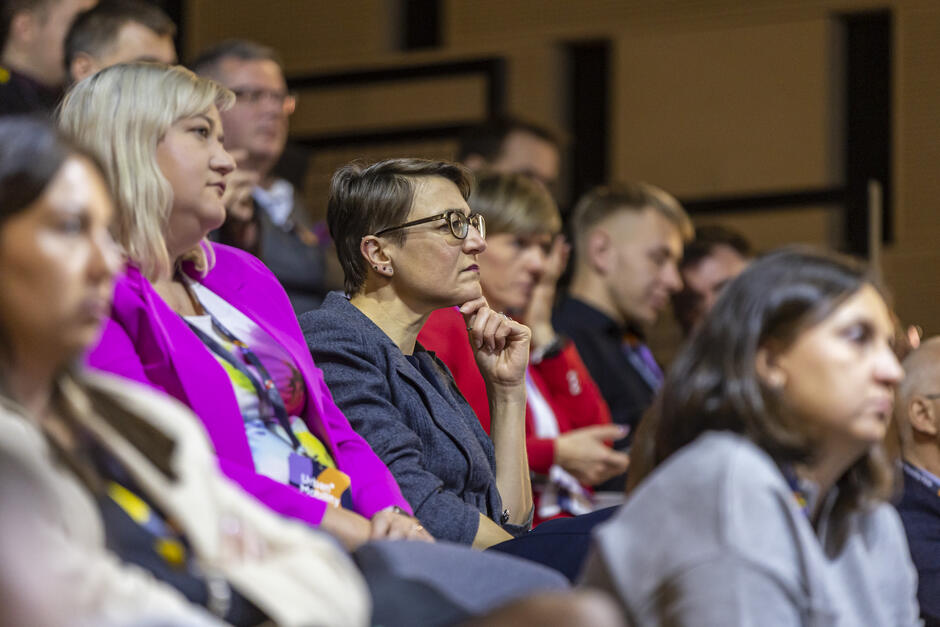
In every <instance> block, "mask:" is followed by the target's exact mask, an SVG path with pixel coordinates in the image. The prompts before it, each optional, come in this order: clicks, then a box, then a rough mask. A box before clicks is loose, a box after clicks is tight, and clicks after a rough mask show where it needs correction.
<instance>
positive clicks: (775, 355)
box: [584, 249, 918, 625]
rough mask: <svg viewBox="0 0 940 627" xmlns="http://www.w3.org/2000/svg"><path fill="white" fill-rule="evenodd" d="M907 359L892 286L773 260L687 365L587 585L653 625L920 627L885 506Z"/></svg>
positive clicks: (637, 620) (649, 429)
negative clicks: (890, 440)
mask: <svg viewBox="0 0 940 627" xmlns="http://www.w3.org/2000/svg"><path fill="white" fill-rule="evenodd" d="M893 343H894V325H893V322H892V317H891V313H890V311H889V309H888V307H887V305H886V304H885V301H884V298H883V296H882V293H881V292H880V289H879V287H878V286H877V285H876V284H875V283H874V281H873V280H872V279H871V278H870V277H869V276H868V275H866V274H865V272H864V270H863V269H862V268H860V267H859V266H858V265H856V264H855V263H854V262H852V261H851V260H848V259H845V258H841V257H834V256H829V255H824V254H822V253H818V252H813V251H811V250H807V249H786V250H782V251H779V252H776V253H772V254H770V255H768V256H766V257H764V258H763V259H761V260H759V261H757V262H755V263H754V264H753V265H752V266H751V267H750V268H749V269H748V270H746V271H745V272H744V273H743V274H742V275H741V276H740V277H739V278H738V279H737V280H735V281H734V282H733V283H731V284H730V285H729V286H728V287H726V288H725V292H724V294H722V296H721V298H720V299H719V301H718V303H717V304H716V306H715V308H714V309H713V310H712V312H711V313H710V314H709V316H708V317H707V318H706V319H705V321H704V322H703V324H702V326H701V328H700V329H699V330H698V332H697V333H696V334H695V335H694V336H693V337H692V339H691V340H690V342H689V344H688V345H687V346H686V347H685V349H684V350H683V351H682V352H681V354H680V355H679V357H678V358H677V359H676V361H675V362H674V364H673V367H672V369H671V370H670V372H669V374H668V376H667V378H666V381H665V384H664V387H663V390H662V393H661V395H660V397H659V399H658V401H657V403H656V404H655V405H654V407H653V409H652V410H651V412H650V413H649V415H648V416H647V418H646V419H645V421H644V422H645V424H643V426H642V427H641V429H640V432H639V433H638V435H637V441H636V443H635V444H634V457H633V463H634V465H633V467H632V470H631V472H633V473H634V476H632V477H631V481H632V482H633V483H634V484H635V487H634V488H633V490H632V492H631V494H630V496H629V499H628V501H627V504H626V505H625V506H624V507H623V508H622V510H621V511H620V512H618V514H617V515H616V516H615V517H614V518H612V519H611V520H610V521H609V522H608V523H607V524H606V525H604V526H602V527H601V528H600V529H599V531H598V532H597V534H596V536H595V546H594V550H593V552H592V555H591V556H590V557H589V559H588V565H587V566H586V569H585V575H584V581H585V583H587V584H589V585H593V586H597V587H601V588H604V589H607V590H609V591H611V592H613V593H614V594H615V595H616V596H617V597H618V598H619V599H620V601H621V603H622V606H623V609H624V612H625V614H626V616H627V618H628V621H629V622H631V623H633V624H638V625H641V624H663V625H691V624H695V625H913V624H917V621H918V619H917V604H916V600H915V590H916V585H915V577H916V576H915V574H914V570H913V567H912V565H911V562H910V557H909V553H908V550H907V545H906V542H905V539H904V532H903V529H902V528H901V525H900V522H899V520H898V517H897V515H896V514H895V512H894V510H893V509H892V508H891V507H890V506H889V505H887V504H886V503H885V500H886V499H887V498H889V497H890V496H891V494H892V491H893V479H894V472H893V468H892V464H891V462H890V460H889V459H888V457H887V455H886V453H885V451H884V449H883V448H882V444H881V442H882V438H883V436H884V433H885V428H886V426H887V424H888V421H889V419H890V417H891V410H892V405H893V398H894V387H895V385H896V384H897V382H898V381H899V380H900V378H901V376H902V374H903V372H902V370H901V367H900V365H899V364H898V362H897V359H896V358H895V355H894V352H893V351H892V348H893Z"/></svg>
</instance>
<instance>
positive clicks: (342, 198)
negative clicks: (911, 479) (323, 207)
mask: <svg viewBox="0 0 940 627" xmlns="http://www.w3.org/2000/svg"><path fill="white" fill-rule="evenodd" d="M430 176H440V177H443V178H445V179H447V180H449V181H451V182H453V184H454V185H456V186H457V189H458V190H460V195H461V196H463V197H464V199H466V198H468V197H469V196H470V189H471V186H472V182H473V178H472V177H471V175H470V172H469V171H468V170H467V169H466V168H464V167H463V166H461V165H458V164H456V163H448V162H446V161H427V160H425V159H388V160H386V161H379V162H378V163H373V164H371V165H364V164H362V163H356V162H354V163H350V164H348V165H345V166H343V167H341V168H339V169H338V170H337V171H336V172H335V173H334V174H333V180H332V182H331V184H330V199H329V202H328V204H327V211H326V221H327V225H328V226H329V229H330V236H331V237H332V238H333V241H334V242H335V244H336V254H337V256H338V257H339V263H340V265H341V266H342V268H343V276H344V285H345V288H346V293H347V294H349V295H353V294H357V293H359V291H360V290H361V289H362V286H363V285H364V283H365V280H366V275H367V271H368V267H367V264H366V260H365V258H363V256H362V253H361V252H360V249H359V245H360V243H361V242H362V238H363V237H365V236H366V235H370V234H372V233H376V232H378V231H381V230H382V229H384V228H388V227H391V226H396V225H398V224H401V223H402V222H405V221H406V218H407V217H408V214H409V213H410V212H411V207H412V205H413V204H414V196H415V183H417V182H418V181H420V179H422V178H426V177H430ZM406 236H407V231H406V230H401V231H393V232H392V233H389V235H388V237H389V238H390V239H391V238H393V239H394V240H395V241H398V242H399V243H403V242H404V241H405V237H406Z"/></svg>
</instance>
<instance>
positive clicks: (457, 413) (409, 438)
mask: <svg viewBox="0 0 940 627" xmlns="http://www.w3.org/2000/svg"><path fill="white" fill-rule="evenodd" d="M300 327H301V329H302V330H303V332H304V336H305V337H306V339H307V345H308V346H309V348H310V351H311V353H312V354H313V358H314V360H316V363H317V365H318V366H319V367H320V368H321V369H322V370H323V374H324V376H325V378H326V383H327V385H328V386H329V388H330V390H331V392H332V393H333V398H334V399H335V401H336V403H337V405H339V407H340V409H341V410H342V411H343V413H344V414H346V417H347V418H348V419H349V422H350V423H351V424H352V426H353V428H354V429H355V430H356V431H357V432H359V434H360V435H362V436H363V437H364V438H365V439H366V441H367V442H369V444H370V445H371V446H372V449H373V450H374V451H375V452H376V454H378V456H379V457H380V458H381V459H382V461H384V462H385V463H386V464H387V465H388V467H389V469H390V470H391V471H392V474H393V475H394V476H395V479H396V480H397V481H398V485H399V486H400V487H401V490H402V493H403V494H404V495H405V498H406V499H408V502H409V503H410V504H411V506H412V508H413V509H414V511H415V515H416V516H417V517H418V519H419V520H420V521H421V524H423V525H424V526H425V527H426V528H427V530H428V531H429V532H430V533H431V534H432V535H433V536H434V537H436V538H440V539H444V540H450V541H453V542H462V543H464V544H470V543H471V542H472V541H473V538H474V536H475V535H476V532H477V527H478V526H479V514H480V513H482V514H483V515H484V516H486V517H488V518H490V519H492V520H493V521H495V522H497V523H499V521H500V517H501V513H502V501H501V500H500V496H499V492H498V491H497V489H496V462H495V455H494V450H493V442H492V441H491V440H490V439H489V437H488V436H487V435H486V433H485V432H484V431H483V428H482V427H481V426H480V422H479V421H478V420H477V417H476V415H475V414H474V413H473V410H471V409H470V406H469V405H468V404H467V401H466V400H465V399H464V398H463V396H462V395H461V394H460V391H459V390H458V389H457V386H456V384H455V383H454V379H453V377H452V376H451V374H450V371H449V370H447V366H445V365H444V364H443V362H441V361H440V360H439V359H437V357H435V356H434V354H433V353H430V352H428V351H426V350H425V349H424V348H423V347H422V346H421V345H420V344H418V345H417V346H416V347H415V353H414V355H413V356H412V357H410V358H409V357H406V356H405V355H403V354H402V352H401V351H400V350H399V349H398V346H396V345H395V343H394V342H392V340H391V338H389V337H388V336H387V335H386V334H385V333H384V332H383V331H382V330H381V329H380V328H379V327H377V326H376V325H375V324H374V323H373V322H372V321H371V320H369V319H368V318H367V317H366V316H365V315H364V314H363V313H362V312H360V311H359V310H358V309H356V307H355V306H353V305H352V304H350V302H349V301H348V300H347V299H346V297H345V296H344V295H343V294H341V293H340V292H330V293H329V294H328V295H327V297H326V300H324V301H323V305H322V306H321V307H320V309H318V310H315V311H310V312H307V313H306V314H304V315H303V316H301V317H300ZM503 528H505V529H506V531H508V532H509V533H512V534H518V533H521V532H522V531H524V529H523V528H521V527H516V526H514V525H503Z"/></svg>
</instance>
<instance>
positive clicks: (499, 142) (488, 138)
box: [457, 116, 565, 162]
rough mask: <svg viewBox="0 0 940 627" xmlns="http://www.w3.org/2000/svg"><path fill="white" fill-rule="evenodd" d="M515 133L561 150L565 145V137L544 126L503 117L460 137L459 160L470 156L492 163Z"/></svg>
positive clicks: (472, 129) (473, 128) (466, 132)
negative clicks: (537, 139) (524, 134)
mask: <svg viewBox="0 0 940 627" xmlns="http://www.w3.org/2000/svg"><path fill="white" fill-rule="evenodd" d="M514 132H521V133H529V134H530V135H535V136H536V137H538V138H539V139H541V140H543V141H546V142H548V143H550V144H552V145H553V146H555V148H558V149H559V150H560V149H561V148H562V146H563V145H564V143H565V141H564V137H563V136H562V135H561V134H559V133H558V132H556V131H554V130H552V129H550V128H548V127H547V126H543V125H541V124H536V123H535V122H530V121H528V120H523V119H520V118H517V117H512V116H502V117H498V118H496V119H493V120H490V121H488V122H484V123H483V124H480V125H477V126H474V127H472V128H470V129H467V130H466V131H465V132H464V133H462V134H461V136H460V145H459V146H458V148H457V160H458V161H464V160H466V158H467V157H469V156H470V155H480V156H481V157H483V158H484V159H485V160H486V161H489V162H492V161H495V160H496V159H498V158H499V155H500V153H501V152H502V151H503V144H504V143H505V141H506V138H507V137H509V135H510V134H512V133H514Z"/></svg>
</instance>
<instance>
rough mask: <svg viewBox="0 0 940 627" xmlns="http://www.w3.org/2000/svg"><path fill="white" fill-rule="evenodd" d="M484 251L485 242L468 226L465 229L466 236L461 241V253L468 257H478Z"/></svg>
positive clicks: (478, 233) (473, 228) (471, 226)
mask: <svg viewBox="0 0 940 627" xmlns="http://www.w3.org/2000/svg"><path fill="white" fill-rule="evenodd" d="M484 250H486V240H485V239H483V237H482V236H481V235H480V232H479V231H478V230H476V227H474V226H473V225H470V226H468V227H467V236H466V237H465V238H464V239H463V251H464V252H465V253H467V254H468V255H479V254H480V253H482V252H483V251H484Z"/></svg>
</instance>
